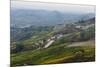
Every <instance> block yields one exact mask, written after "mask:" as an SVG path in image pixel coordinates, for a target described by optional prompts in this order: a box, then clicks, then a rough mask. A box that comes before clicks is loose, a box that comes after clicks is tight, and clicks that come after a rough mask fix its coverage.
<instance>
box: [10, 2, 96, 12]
mask: <svg viewBox="0 0 100 67" xmlns="http://www.w3.org/2000/svg"><path fill="white" fill-rule="evenodd" d="M11 9H32V10H39V9H41V10H50V11H60V12H74V13H95V6H90V5H73V4H57V3H55V4H54V3H42V2H25V1H11Z"/></svg>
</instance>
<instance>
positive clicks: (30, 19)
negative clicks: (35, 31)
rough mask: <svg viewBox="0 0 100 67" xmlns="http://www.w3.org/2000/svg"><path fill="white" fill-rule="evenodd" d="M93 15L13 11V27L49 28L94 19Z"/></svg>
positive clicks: (25, 10) (26, 10)
mask: <svg viewBox="0 0 100 67" xmlns="http://www.w3.org/2000/svg"><path fill="white" fill-rule="evenodd" d="M94 16H95V15H93V14H75V13H67V12H66V13H62V12H59V11H48V10H30V9H11V26H13V27H28V26H31V25H35V26H47V25H56V24H63V23H70V22H76V21H78V20H80V19H82V18H86V19H88V18H91V17H94Z"/></svg>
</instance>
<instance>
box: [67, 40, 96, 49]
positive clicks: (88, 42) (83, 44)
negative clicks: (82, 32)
mask: <svg viewBox="0 0 100 67" xmlns="http://www.w3.org/2000/svg"><path fill="white" fill-rule="evenodd" d="M76 46H95V41H94V40H91V41H86V42H76V43H72V44H70V45H68V46H67V47H76Z"/></svg>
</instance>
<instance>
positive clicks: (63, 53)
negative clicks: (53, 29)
mask: <svg viewBox="0 0 100 67" xmlns="http://www.w3.org/2000/svg"><path fill="white" fill-rule="evenodd" d="M77 44H78V43H77ZM86 44H87V45H89V44H90V43H88V42H83V45H86ZM77 53H78V54H77ZM11 56H12V57H11V62H12V63H11V64H12V65H23V64H34V65H35V64H54V63H65V62H79V61H80V62H81V61H94V60H95V48H94V46H82V47H81V46H77V47H67V44H66V43H65V44H61V45H58V46H51V47H49V48H47V49H42V50H31V51H25V52H21V53H17V54H12V55H11Z"/></svg>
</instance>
